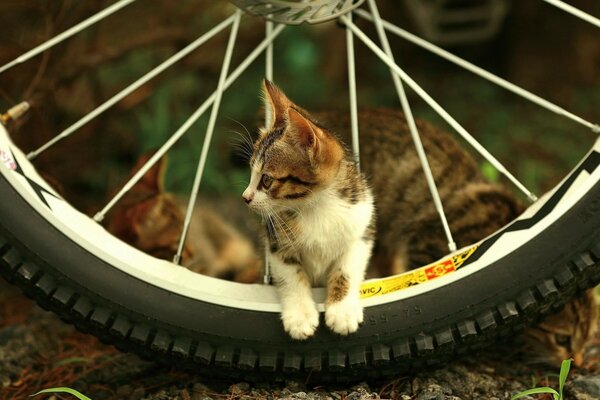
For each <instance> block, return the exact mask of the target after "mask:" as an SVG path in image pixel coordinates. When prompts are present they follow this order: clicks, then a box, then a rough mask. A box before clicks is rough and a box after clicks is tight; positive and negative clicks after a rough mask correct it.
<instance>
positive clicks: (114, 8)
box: [0, 0, 135, 74]
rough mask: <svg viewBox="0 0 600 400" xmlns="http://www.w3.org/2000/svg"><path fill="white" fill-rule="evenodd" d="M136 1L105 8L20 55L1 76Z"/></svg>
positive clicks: (2, 68)
mask: <svg viewBox="0 0 600 400" xmlns="http://www.w3.org/2000/svg"><path fill="white" fill-rule="evenodd" d="M134 1H135V0H121V1H119V2H117V3H115V4H113V5H112V6H109V7H107V8H105V9H104V10H102V11H100V12H99V13H97V14H94V15H92V16H91V17H89V18H88V19H86V20H84V21H81V22H80V23H78V24H77V25H75V26H73V27H71V28H69V29H67V30H66V31H64V32H62V33H60V34H58V35H56V36H54V37H53V38H52V39H50V40H48V41H46V42H44V43H42V44H40V45H39V46H37V47H34V48H33V49H31V50H29V51H28V52H26V53H24V54H22V55H20V56H19V57H17V58H15V59H14V60H12V61H11V62H9V63H8V64H5V65H3V66H2V67H0V74H1V73H2V72H4V71H6V70H8V69H10V68H12V67H14V66H15V65H18V64H21V63H24V62H25V61H27V60H29V59H30V58H33V57H35V56H37V55H38V54H40V53H42V52H43V51H45V50H48V49H49V48H51V47H53V46H55V45H57V44H58V43H60V42H62V41H63V40H65V39H68V38H69V37H71V36H73V35H75V34H76V33H78V32H81V31H82V30H84V29H85V28H87V27H88V26H90V25H93V24H95V23H96V22H98V21H100V20H102V19H104V18H106V17H108V16H109V15H111V14H113V13H115V12H117V11H118V10H120V9H121V8H123V7H125V6H126V5H129V4H131V3H133V2H134Z"/></svg>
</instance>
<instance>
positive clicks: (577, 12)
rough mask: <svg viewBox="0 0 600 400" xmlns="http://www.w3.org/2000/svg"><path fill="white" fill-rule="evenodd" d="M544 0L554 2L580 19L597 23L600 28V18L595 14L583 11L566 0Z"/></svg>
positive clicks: (554, 4) (556, 5)
mask: <svg viewBox="0 0 600 400" xmlns="http://www.w3.org/2000/svg"><path fill="white" fill-rule="evenodd" d="M544 1H545V2H546V3H549V4H552V5H553V6H555V7H558V8H560V9H561V10H563V11H566V12H568V13H569V14H572V15H574V16H576V17H577V18H580V19H582V20H584V21H586V22H589V23H590V24H593V25H596V26H597V27H598V28H600V19H598V18H596V17H594V16H593V15H590V14H588V13H585V12H583V11H581V10H580V9H578V8H575V7H573V6H572V5H570V4H567V3H565V2H564V1H560V0H544Z"/></svg>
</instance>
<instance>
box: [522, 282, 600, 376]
mask: <svg viewBox="0 0 600 400" xmlns="http://www.w3.org/2000/svg"><path fill="white" fill-rule="evenodd" d="M594 292H595V289H589V290H587V291H586V292H585V293H584V294H583V295H582V296H581V297H578V298H576V299H574V300H572V301H571V302H569V303H568V304H567V305H565V307H564V309H563V310H562V311H561V312H559V313H558V314H554V315H550V316H548V317H547V318H546V319H544V320H543V321H542V322H541V323H539V324H538V325H536V326H533V327H531V328H528V329H527V330H526V331H525V334H524V335H523V338H524V341H525V346H524V347H523V350H524V355H525V357H526V360H525V361H526V362H528V363H531V364H540V363H543V364H551V365H556V364H560V363H561V361H562V360H566V359H568V358H572V359H573V361H574V363H575V365H577V366H580V367H581V366H583V363H584V356H585V350H586V345H587V344H588V343H590V342H591V340H592V339H594V337H595V335H596V333H597V332H598V329H599V326H598V325H599V324H600V312H599V310H598V307H599V305H598V302H597V299H596V295H595V293H594Z"/></svg>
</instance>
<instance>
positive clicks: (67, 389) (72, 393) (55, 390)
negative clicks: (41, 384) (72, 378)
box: [29, 387, 92, 400]
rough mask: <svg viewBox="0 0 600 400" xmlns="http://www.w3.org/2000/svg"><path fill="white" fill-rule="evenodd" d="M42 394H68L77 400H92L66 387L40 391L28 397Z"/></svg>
mask: <svg viewBox="0 0 600 400" xmlns="http://www.w3.org/2000/svg"><path fill="white" fill-rule="evenodd" d="M44 393H68V394H71V395H73V396H75V397H77V398H78V399H79V400H92V399H90V398H89V397H87V396H86V395H84V394H82V393H80V392H78V391H77V390H75V389H71V388H68V387H55V388H49V389H44V390H40V391H39V392H37V393H34V394H32V395H30V396H29V397H33V396H37V395H39V394H44Z"/></svg>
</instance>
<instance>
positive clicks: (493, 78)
mask: <svg viewBox="0 0 600 400" xmlns="http://www.w3.org/2000/svg"><path fill="white" fill-rule="evenodd" d="M356 14H357V15H359V16H361V17H363V18H365V19H367V20H369V21H373V16H372V15H371V14H369V13H368V12H366V11H364V10H357V11H356ZM380 21H381V23H382V24H383V26H384V28H385V29H387V30H388V31H390V32H392V33H393V34H395V35H398V36H400V37H402V38H404V39H406V40H408V41H409V42H411V43H413V44H415V45H417V46H419V47H422V48H424V49H426V50H429V51H431V52H432V53H434V54H437V55H438V56H440V57H442V58H444V59H446V60H448V61H450V62H452V63H454V64H456V65H458V66H460V67H462V68H464V69H466V70H468V71H471V72H472V73H474V74H476V75H479V76H480V77H482V78H484V79H487V80H488V81H490V82H492V83H495V84H496V85H498V86H500V87H503V88H504V89H507V90H509V91H511V92H513V93H515V94H516V95H518V96H521V97H523V98H525V99H527V100H529V101H531V102H533V103H535V104H537V105H539V106H541V107H543V108H545V109H547V110H549V111H552V112H554V113H556V114H559V115H562V116H564V117H567V118H569V119H571V120H573V121H575V122H577V123H579V124H581V125H584V126H586V127H588V128H590V129H591V130H592V131H593V132H594V133H600V125H598V124H594V123H592V122H589V121H586V120H585V119H583V118H581V117H579V116H577V115H575V114H573V113H570V112H569V111H567V110H565V109H564V108H561V107H559V106H557V105H556V104H554V103H551V102H549V101H548V100H546V99H544V98H542V97H540V96H537V95H535V94H533V93H531V92H529V91H527V90H525V89H523V88H521V87H519V86H517V85H515V84H514V83H511V82H509V81H507V80H505V79H502V78H500V77H499V76H497V75H494V74H492V73H491V72H488V71H486V70H485V69H483V68H480V67H478V66H477V65H474V64H472V63H470V62H468V61H466V60H464V59H462V58H460V57H457V56H455V55H454V54H452V53H450V52H448V51H446V50H444V49H442V48H440V47H438V46H436V45H434V44H432V43H430V42H428V41H426V40H424V39H422V38H420V37H418V36H416V35H413V34H412V33H410V32H408V31H406V30H404V29H402V28H400V27H398V26H396V25H394V24H391V23H390V22H388V21H386V20H383V19H380Z"/></svg>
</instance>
